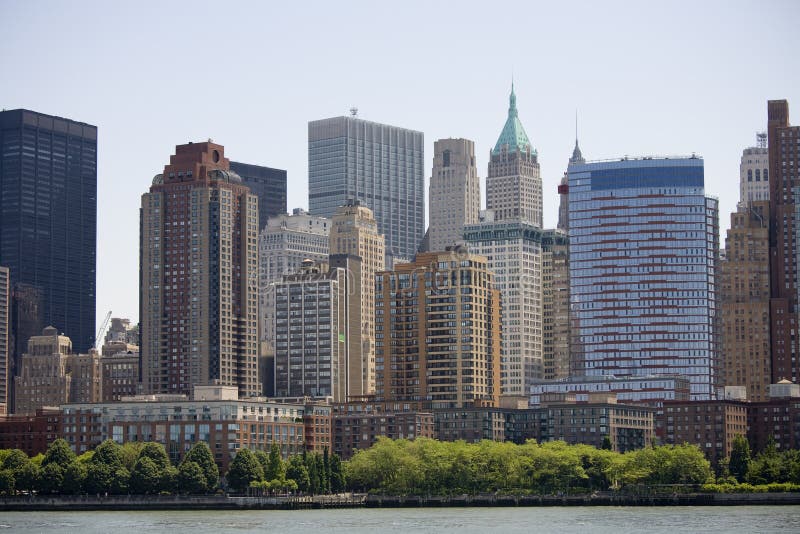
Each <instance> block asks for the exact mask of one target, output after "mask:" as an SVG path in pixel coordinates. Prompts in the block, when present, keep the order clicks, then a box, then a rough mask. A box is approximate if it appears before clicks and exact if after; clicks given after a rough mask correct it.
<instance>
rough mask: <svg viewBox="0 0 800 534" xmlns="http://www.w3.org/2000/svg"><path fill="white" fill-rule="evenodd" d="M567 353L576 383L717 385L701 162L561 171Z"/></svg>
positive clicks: (710, 233)
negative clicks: (617, 379) (565, 191)
mask: <svg viewBox="0 0 800 534" xmlns="http://www.w3.org/2000/svg"><path fill="white" fill-rule="evenodd" d="M569 239H570V243H569V245H570V247H569V249H570V299H571V314H570V315H571V331H572V346H571V349H570V350H571V352H572V354H573V356H575V357H576V359H577V361H576V362H575V368H576V370H578V371H579V372H580V373H582V374H586V375H591V376H599V375H605V374H613V375H616V376H644V375H649V374H673V375H674V374H680V375H685V376H687V377H688V378H689V380H690V383H691V394H692V398H693V399H698V400H700V399H709V398H711V396H712V394H713V391H714V390H713V388H714V386H715V384H716V381H717V375H716V373H717V363H718V362H717V358H718V356H719V354H718V352H719V351H718V335H719V333H718V321H717V308H718V301H717V299H718V293H717V289H718V288H717V283H716V275H717V257H718V249H719V222H718V208H717V200H716V199H714V198H711V197H707V196H705V192H704V179H703V160H702V159H700V158H697V157H695V156H692V157H690V158H679V159H674V158H669V159H666V158H664V159H659V158H644V159H627V158H623V159H621V160H617V161H605V162H595V163H592V162H589V163H584V164H573V165H570V166H569Z"/></svg>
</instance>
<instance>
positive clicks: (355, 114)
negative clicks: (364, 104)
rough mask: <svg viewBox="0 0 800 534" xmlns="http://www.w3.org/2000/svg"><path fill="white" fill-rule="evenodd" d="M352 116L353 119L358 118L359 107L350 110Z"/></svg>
mask: <svg viewBox="0 0 800 534" xmlns="http://www.w3.org/2000/svg"><path fill="white" fill-rule="evenodd" d="M350 116H351V117H357V116H358V108H357V107H355V106H353V107H352V108H350Z"/></svg>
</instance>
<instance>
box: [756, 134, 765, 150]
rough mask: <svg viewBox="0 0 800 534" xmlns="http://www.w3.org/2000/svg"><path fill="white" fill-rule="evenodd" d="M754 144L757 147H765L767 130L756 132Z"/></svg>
mask: <svg viewBox="0 0 800 534" xmlns="http://www.w3.org/2000/svg"><path fill="white" fill-rule="evenodd" d="M756 145H757V146H758V148H767V132H756Z"/></svg>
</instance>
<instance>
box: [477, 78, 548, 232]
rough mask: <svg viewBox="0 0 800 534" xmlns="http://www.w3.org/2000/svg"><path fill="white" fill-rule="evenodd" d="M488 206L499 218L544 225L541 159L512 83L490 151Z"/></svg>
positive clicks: (487, 183)
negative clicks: (522, 119)
mask: <svg viewBox="0 0 800 534" xmlns="http://www.w3.org/2000/svg"><path fill="white" fill-rule="evenodd" d="M486 209H490V210H493V211H494V213H495V215H494V217H495V220H496V221H502V220H505V219H521V220H523V221H525V222H527V223H529V224H532V225H534V226H536V227H538V228H541V227H542V179H541V177H540V176H539V159H538V155H537V152H536V149H535V148H533V145H532V144H531V141H530V139H529V138H528V134H526V133H525V128H523V127H522V122H520V120H519V115H518V112H517V96H516V95H515V94H514V86H513V84H512V86H511V95H510V96H509V105H508V118H507V119H506V123H505V125H504V126H503V130H502V132H501V133H500V137H499V138H498V139H497V143H496V144H495V145H494V149H492V150H491V151H490V152H489V175H488V177H487V178H486Z"/></svg>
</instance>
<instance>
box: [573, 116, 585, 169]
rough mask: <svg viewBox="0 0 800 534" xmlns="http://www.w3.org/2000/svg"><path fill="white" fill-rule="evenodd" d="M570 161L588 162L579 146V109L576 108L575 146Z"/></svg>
mask: <svg viewBox="0 0 800 534" xmlns="http://www.w3.org/2000/svg"><path fill="white" fill-rule="evenodd" d="M569 162H570V163H586V160H585V159H583V154H581V149H580V147H579V146H578V110H577V109H576V110H575V148H574V149H573V150H572V157H571V158H569Z"/></svg>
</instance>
